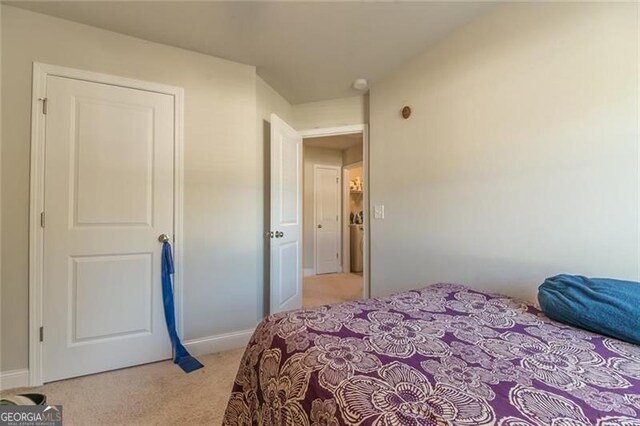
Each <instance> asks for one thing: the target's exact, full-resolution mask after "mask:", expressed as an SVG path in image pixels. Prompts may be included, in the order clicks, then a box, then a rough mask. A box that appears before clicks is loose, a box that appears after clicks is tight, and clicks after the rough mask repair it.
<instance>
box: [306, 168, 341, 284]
mask: <svg viewBox="0 0 640 426" xmlns="http://www.w3.org/2000/svg"><path fill="white" fill-rule="evenodd" d="M313 174H314V181H313V182H314V194H315V196H314V199H315V218H316V224H315V227H316V229H315V232H316V246H315V254H316V274H331V273H335V272H338V268H339V265H340V259H339V247H340V226H339V223H340V222H339V217H340V168H338V167H331V166H321V165H316V166H315V168H314V173H313Z"/></svg>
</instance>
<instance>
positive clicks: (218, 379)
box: [0, 274, 362, 425]
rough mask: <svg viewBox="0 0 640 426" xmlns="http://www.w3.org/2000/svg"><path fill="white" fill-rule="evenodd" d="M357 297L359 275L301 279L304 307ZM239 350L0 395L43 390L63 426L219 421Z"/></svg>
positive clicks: (239, 354)
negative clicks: (190, 367) (193, 362)
mask: <svg viewBox="0 0 640 426" xmlns="http://www.w3.org/2000/svg"><path fill="white" fill-rule="evenodd" d="M361 297H362V276H360V275H357V274H330V275H318V276H314V277H306V278H305V280H304V306H305V307H309V306H318V305H324V304H329V303H340V302H345V301H349V300H355V299H360V298H361ZM243 350H244V349H236V350H233V351H228V352H221V353H218V354H211V355H204V356H199V357H198V359H199V360H200V361H201V362H202V363H203V364H204V365H205V367H204V368H202V369H200V370H197V371H194V372H193V373H190V374H185V373H183V372H182V370H180V368H178V367H177V366H175V365H174V364H173V363H172V362H171V361H164V362H157V363H153V364H147V365H142V366H138V367H132V368H125V369H122V370H115V371H109V372H106V373H101V374H94V375H91V376H85V377H78V378H75V379H69V380H62V381H59V382H53V383H48V384H46V385H44V386H41V387H38V388H28V389H12V390H9V391H5V392H2V393H0V395H10V394H16V393H20V392H42V393H45V394H46V395H47V399H48V401H47V402H48V403H49V404H52V405H58V404H61V405H62V406H63V415H64V424H65V425H99V424H109V425H124V424H127V425H160V424H162V425H201V424H211V425H220V424H221V423H222V418H223V416H224V410H225V408H226V405H227V400H228V398H229V394H230V392H231V388H232V387H233V380H234V379H235V376H236V372H237V370H238V365H239V364H240V358H241V357H242V353H243Z"/></svg>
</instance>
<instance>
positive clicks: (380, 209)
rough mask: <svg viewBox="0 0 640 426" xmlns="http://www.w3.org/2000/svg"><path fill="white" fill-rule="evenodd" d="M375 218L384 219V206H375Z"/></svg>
mask: <svg viewBox="0 0 640 426" xmlns="http://www.w3.org/2000/svg"><path fill="white" fill-rule="evenodd" d="M373 218H374V219H384V204H376V205H375V206H373Z"/></svg>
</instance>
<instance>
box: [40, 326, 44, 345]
mask: <svg viewBox="0 0 640 426" xmlns="http://www.w3.org/2000/svg"><path fill="white" fill-rule="evenodd" d="M40 341H41V342H44V327H40Z"/></svg>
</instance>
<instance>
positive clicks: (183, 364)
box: [162, 242, 204, 373]
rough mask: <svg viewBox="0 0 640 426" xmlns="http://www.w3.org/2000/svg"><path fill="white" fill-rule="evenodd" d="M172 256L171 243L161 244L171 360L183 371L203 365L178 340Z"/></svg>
mask: <svg viewBox="0 0 640 426" xmlns="http://www.w3.org/2000/svg"><path fill="white" fill-rule="evenodd" d="M173 272H174V270H173V256H172V255H171V244H169V243H168V242H165V243H163V244H162V301H163V302H164V319H165V320H166V321H167V330H168V331H169V337H170V338H171V344H172V345H173V356H174V358H173V362H174V363H176V364H178V365H179V366H180V368H182V370H183V371H184V372H185V373H191V372H192V371H194V370H197V369H199V368H202V367H204V365H202V364H201V363H200V361H198V360H197V359H195V358H194V357H192V356H191V354H189V351H187V348H185V347H184V345H183V344H182V342H180V337H179V336H178V333H177V332H176V316H175V307H174V303H173V286H172V285H171V275H172V274H173Z"/></svg>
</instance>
